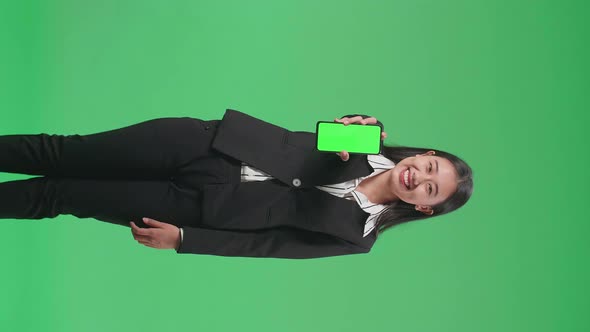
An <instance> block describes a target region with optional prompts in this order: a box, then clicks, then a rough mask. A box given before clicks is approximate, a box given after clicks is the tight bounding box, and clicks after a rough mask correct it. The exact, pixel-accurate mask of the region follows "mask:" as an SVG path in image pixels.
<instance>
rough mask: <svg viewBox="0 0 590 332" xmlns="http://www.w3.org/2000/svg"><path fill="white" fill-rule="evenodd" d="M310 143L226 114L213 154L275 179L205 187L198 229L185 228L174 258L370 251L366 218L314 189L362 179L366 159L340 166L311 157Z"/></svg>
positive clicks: (332, 158) (328, 156) (310, 136)
mask: <svg viewBox="0 0 590 332" xmlns="http://www.w3.org/2000/svg"><path fill="white" fill-rule="evenodd" d="M347 116H352V115H347ZM362 116H363V118H366V117H368V116H366V115H362ZM378 124H379V125H380V126H381V127H383V124H381V123H380V122H379V123H378ZM315 137H316V134H315V133H311V132H292V131H289V130H287V129H284V128H281V127H278V126H276V125H273V124H270V123H268V122H265V121H262V120H259V119H257V118H254V117H252V116H249V115H247V114H245V113H242V112H238V111H236V110H231V109H228V110H226V113H225V115H224V116H223V119H222V120H221V122H220V123H219V127H218V128H217V134H216V136H215V138H214V140H213V142H212V148H213V149H215V150H217V151H219V152H221V153H224V154H226V155H228V156H231V157H233V158H235V159H237V160H240V161H244V162H246V163H248V164H249V165H251V166H254V167H256V168H258V169H260V170H262V171H264V172H266V173H268V174H270V175H271V176H273V177H274V178H275V179H274V180H272V181H254V182H244V183H240V184H239V185H238V184H210V185H205V186H204V188H203V201H202V204H203V206H202V220H201V221H202V225H203V226H202V227H199V228H197V227H183V231H184V238H183V242H182V245H181V247H180V248H179V249H178V250H177V252H178V253H194V254H211V255H221V256H245V257H278V258H315V257H326V256H336V255H346V254H356V253H367V252H369V251H370V250H371V247H372V246H373V243H374V242H375V232H374V231H373V232H371V233H370V234H369V235H367V236H366V237H363V230H364V226H365V221H366V220H367V217H368V216H369V214H368V213H366V212H364V211H363V210H362V209H361V208H360V207H359V205H358V204H357V203H356V202H355V201H351V200H346V199H343V198H339V197H336V196H334V195H331V194H329V193H327V192H324V191H322V190H319V189H317V188H315V187H314V186H316V185H323V184H332V183H340V182H344V181H347V180H351V179H354V178H358V177H361V176H367V175H369V174H371V173H372V172H373V168H372V167H371V166H370V165H369V162H368V160H367V156H366V155H350V159H349V160H348V161H342V160H341V159H340V157H339V156H338V155H336V153H326V152H318V151H316V150H315ZM236 169H237V168H236ZM236 176H239V174H237V175H236Z"/></svg>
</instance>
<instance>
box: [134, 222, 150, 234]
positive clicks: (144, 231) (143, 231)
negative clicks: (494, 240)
mask: <svg viewBox="0 0 590 332" xmlns="http://www.w3.org/2000/svg"><path fill="white" fill-rule="evenodd" d="M130 224H131V232H133V233H134V234H139V235H151V234H152V231H151V230H150V229H146V228H139V227H137V225H136V224H135V223H134V222H133V221H132V222H130Z"/></svg>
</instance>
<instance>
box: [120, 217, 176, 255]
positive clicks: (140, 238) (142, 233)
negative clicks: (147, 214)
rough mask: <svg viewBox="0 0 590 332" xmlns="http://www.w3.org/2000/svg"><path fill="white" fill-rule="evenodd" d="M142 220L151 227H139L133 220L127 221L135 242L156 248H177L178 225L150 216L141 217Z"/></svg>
mask: <svg viewBox="0 0 590 332" xmlns="http://www.w3.org/2000/svg"><path fill="white" fill-rule="evenodd" d="M143 222H144V223H145V224H146V225H148V226H150V227H151V228H140V227H138V226H137V225H136V224H135V223H134V222H133V221H131V222H130V223H129V224H130V225H131V233H132V234H133V238H134V239H135V240H136V241H137V242H139V243H141V244H143V245H145V246H148V247H152V248H156V249H176V248H178V246H179V245H180V230H179V229H178V227H176V226H174V225H172V224H167V223H165V222H161V221H157V220H154V219H150V218H143Z"/></svg>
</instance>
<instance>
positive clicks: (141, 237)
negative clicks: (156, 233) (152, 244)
mask: <svg viewBox="0 0 590 332" xmlns="http://www.w3.org/2000/svg"><path fill="white" fill-rule="evenodd" d="M133 238H134V239H135V240H137V241H140V240H141V241H150V240H151V239H152V237H151V236H143V235H137V234H133Z"/></svg>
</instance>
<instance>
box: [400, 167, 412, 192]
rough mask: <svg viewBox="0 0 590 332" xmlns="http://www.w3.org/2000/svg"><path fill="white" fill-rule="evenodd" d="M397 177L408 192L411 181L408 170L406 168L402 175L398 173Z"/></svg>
mask: <svg viewBox="0 0 590 332" xmlns="http://www.w3.org/2000/svg"><path fill="white" fill-rule="evenodd" d="M399 177H400V181H401V183H402V185H404V186H405V187H406V189H408V190H410V180H411V175H410V168H408V169H406V170H405V171H403V172H402V173H400V175H399Z"/></svg>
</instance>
